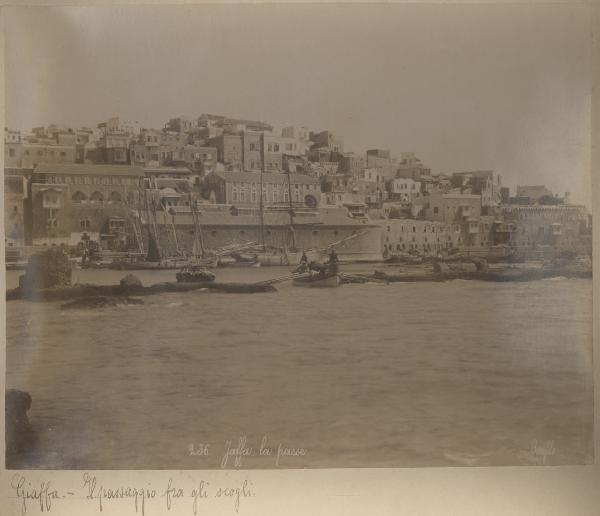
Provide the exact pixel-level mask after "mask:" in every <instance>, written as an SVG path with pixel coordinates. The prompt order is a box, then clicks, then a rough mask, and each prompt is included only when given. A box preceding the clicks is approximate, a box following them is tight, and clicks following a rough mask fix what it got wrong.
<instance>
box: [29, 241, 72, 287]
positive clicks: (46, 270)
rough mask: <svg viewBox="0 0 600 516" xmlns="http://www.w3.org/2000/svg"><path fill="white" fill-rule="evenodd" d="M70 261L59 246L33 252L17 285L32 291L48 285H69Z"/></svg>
mask: <svg viewBox="0 0 600 516" xmlns="http://www.w3.org/2000/svg"><path fill="white" fill-rule="evenodd" d="M71 272H72V267H71V261H70V260H69V256H68V255H67V253H66V252H65V251H63V250H62V249H61V248H51V249H48V250H47V251H44V252H41V253H37V254H34V255H33V256H32V257H31V258H30V259H29V263H28V264H27V267H26V269H25V274H24V275H23V276H21V277H20V278H19V287H20V288H22V289H25V290H29V291H33V290H38V289H43V288H49V287H68V286H70V285H71Z"/></svg>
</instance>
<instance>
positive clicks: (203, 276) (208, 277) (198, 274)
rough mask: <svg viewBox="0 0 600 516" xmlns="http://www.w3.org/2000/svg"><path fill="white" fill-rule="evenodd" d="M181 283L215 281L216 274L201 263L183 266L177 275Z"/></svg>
mask: <svg viewBox="0 0 600 516" xmlns="http://www.w3.org/2000/svg"><path fill="white" fill-rule="evenodd" d="M175 277H176V278H177V281H178V282H179V283H205V282H208V281H215V275H214V274H213V273H212V272H210V271H208V270H206V269H205V268H203V267H200V266H199V265H191V266H188V267H184V268H182V269H181V270H180V271H179V272H178V273H177V274H176V275H175Z"/></svg>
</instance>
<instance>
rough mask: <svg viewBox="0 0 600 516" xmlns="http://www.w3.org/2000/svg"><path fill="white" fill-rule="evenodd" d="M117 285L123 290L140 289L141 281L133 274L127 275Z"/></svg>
mask: <svg viewBox="0 0 600 516" xmlns="http://www.w3.org/2000/svg"><path fill="white" fill-rule="evenodd" d="M119 284H120V285H121V287H123V288H131V287H141V286H142V280H140V278H138V277H137V276H135V275H134V274H128V275H127V276H125V277H124V278H122V279H121V281H120V282H119Z"/></svg>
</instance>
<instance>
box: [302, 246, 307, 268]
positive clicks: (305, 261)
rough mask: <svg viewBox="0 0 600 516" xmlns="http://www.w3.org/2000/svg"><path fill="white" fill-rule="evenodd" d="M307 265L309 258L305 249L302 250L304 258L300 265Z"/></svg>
mask: <svg viewBox="0 0 600 516" xmlns="http://www.w3.org/2000/svg"><path fill="white" fill-rule="evenodd" d="M307 264H308V256H306V253H305V252H304V249H302V256H301V257H300V265H307Z"/></svg>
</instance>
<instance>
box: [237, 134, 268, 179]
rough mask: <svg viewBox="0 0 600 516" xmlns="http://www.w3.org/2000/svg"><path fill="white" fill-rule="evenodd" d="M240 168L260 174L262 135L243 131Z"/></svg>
mask: <svg viewBox="0 0 600 516" xmlns="http://www.w3.org/2000/svg"><path fill="white" fill-rule="evenodd" d="M241 136H242V167H243V170H244V171H250V172H260V171H261V170H262V166H263V163H262V159H263V158H262V156H263V154H262V133H256V132H250V131H243V132H242V133H241Z"/></svg>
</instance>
